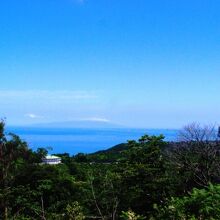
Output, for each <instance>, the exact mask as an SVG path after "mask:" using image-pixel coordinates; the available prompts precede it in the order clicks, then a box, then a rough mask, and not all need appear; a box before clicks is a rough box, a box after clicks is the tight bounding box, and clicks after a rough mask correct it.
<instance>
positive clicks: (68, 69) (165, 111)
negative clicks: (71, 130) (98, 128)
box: [0, 0, 220, 128]
mask: <svg viewBox="0 0 220 220" xmlns="http://www.w3.org/2000/svg"><path fill="white" fill-rule="evenodd" d="M219 10H220V1H219V0H178V1H177V0H31V1H30V0H7V1H1V3H0V73H1V85H0V105H1V108H0V116H1V117H7V122H8V124H28V123H31V124H32V123H39V122H51V121H68V120H85V119H86V120H94V121H95V120H100V121H109V122H112V123H117V124H122V125H125V126H130V127H147V128H178V127H181V126H183V125H184V124H187V123H190V122H192V121H198V122H201V123H218V122H220V102H219V101H218V100H219V94H220V86H219V85H220V62H219V60H220V13H219Z"/></svg>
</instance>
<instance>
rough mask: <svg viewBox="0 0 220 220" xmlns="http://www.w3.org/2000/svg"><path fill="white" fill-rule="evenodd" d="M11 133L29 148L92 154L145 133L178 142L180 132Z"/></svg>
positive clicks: (54, 130)
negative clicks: (46, 148)
mask: <svg viewBox="0 0 220 220" xmlns="http://www.w3.org/2000/svg"><path fill="white" fill-rule="evenodd" d="M7 131H8V132H13V133H15V134H17V135H19V136H20V137H21V138H22V140H25V141H26V142H27V143H28V144H29V146H30V147H31V148H32V149H34V150H36V149H37V148H38V147H52V148H53V150H52V151H51V150H49V153H64V152H66V153H69V154H71V155H73V154H77V153H80V152H81V153H93V152H96V151H99V150H104V149H107V148H110V147H112V146H114V145H117V144H120V143H126V142H127V140H137V139H139V138H140V137H141V136H142V135H144V134H149V135H160V134H163V135H164V136H165V140H167V141H175V140H176V139H177V132H178V130H174V129H173V130H172V129H128V128H115V129H110V128H105V129H100V128H96V129H88V128H30V127H29V128H28V127H8V128H7Z"/></svg>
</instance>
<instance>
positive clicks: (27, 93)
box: [0, 90, 97, 101]
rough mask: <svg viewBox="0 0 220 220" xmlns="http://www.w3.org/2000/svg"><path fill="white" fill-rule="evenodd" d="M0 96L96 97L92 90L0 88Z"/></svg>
mask: <svg viewBox="0 0 220 220" xmlns="http://www.w3.org/2000/svg"><path fill="white" fill-rule="evenodd" d="M0 98H5V99H25V100H27V99H31V100H33V99H42V100H45V99H46V100H48V101H49V100H60V101H62V100H63V101H65V100H69V101H71V100H87V99H96V98H97V95H96V94H95V92H93V91H68V90H54V91H49V90H25V91H23V90H0Z"/></svg>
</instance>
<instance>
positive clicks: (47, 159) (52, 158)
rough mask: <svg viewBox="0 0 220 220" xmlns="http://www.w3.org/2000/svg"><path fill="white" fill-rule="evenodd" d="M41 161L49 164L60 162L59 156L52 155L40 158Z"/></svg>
mask: <svg viewBox="0 0 220 220" xmlns="http://www.w3.org/2000/svg"><path fill="white" fill-rule="evenodd" d="M42 163H43V164H51V165H54V164H60V163H61V158H60V157H57V156H53V155H47V156H46V157H44V158H42Z"/></svg>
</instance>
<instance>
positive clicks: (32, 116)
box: [25, 113, 43, 119]
mask: <svg viewBox="0 0 220 220" xmlns="http://www.w3.org/2000/svg"><path fill="white" fill-rule="evenodd" d="M25 116H26V117H28V118H31V119H36V118H43V117H42V116H40V115H36V114H33V113H28V114H25Z"/></svg>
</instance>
